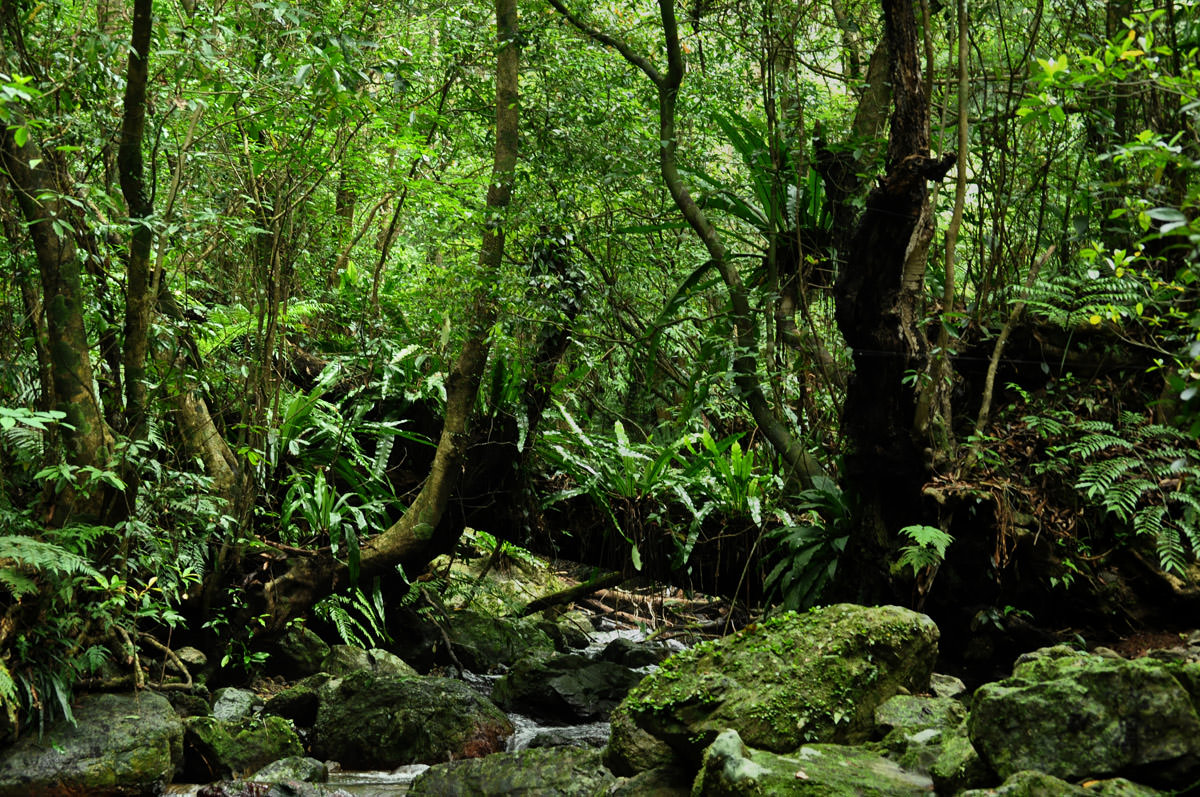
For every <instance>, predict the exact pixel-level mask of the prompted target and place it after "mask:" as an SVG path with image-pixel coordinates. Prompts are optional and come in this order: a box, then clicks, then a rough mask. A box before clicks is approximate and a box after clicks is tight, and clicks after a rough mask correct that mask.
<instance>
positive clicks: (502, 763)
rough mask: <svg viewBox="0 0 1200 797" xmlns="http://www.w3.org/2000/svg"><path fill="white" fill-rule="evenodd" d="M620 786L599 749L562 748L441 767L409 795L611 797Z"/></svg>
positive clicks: (416, 783)
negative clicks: (615, 785)
mask: <svg viewBox="0 0 1200 797" xmlns="http://www.w3.org/2000/svg"><path fill="white" fill-rule="evenodd" d="M615 782H616V779H615V778H614V777H613V776H612V774H611V773H610V772H608V770H606V769H605V768H604V765H603V764H602V763H601V761H600V753H599V751H597V750H581V749H578V748H573V747H556V748H544V749H540V750H522V751H520V752H516V753H497V754H496V755H490V756H488V757H487V758H476V759H472V760H467V761H451V762H450V763H448V764H438V765H436V766H432V767H430V768H429V769H427V770H426V771H425V772H423V773H421V774H420V775H418V776H417V779H416V780H414V781H413V784H412V787H411V788H410V789H409V792H408V793H409V794H410V795H413V796H414V797H416V796H417V795H423V794H428V795H437V797H459V796H460V795H461V797H475V795H480V794H530V795H535V794H545V795H551V794H553V795H557V796H561V797H593V795H601V794H607V793H608V789H609V787H610V786H611V785H612V784H613V783H615Z"/></svg>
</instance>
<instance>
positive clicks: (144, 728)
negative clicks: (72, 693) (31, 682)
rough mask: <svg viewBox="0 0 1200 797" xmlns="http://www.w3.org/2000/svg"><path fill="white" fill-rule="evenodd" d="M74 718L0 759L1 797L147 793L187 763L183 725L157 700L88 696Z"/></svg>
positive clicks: (149, 695) (150, 695) (142, 695)
mask: <svg viewBox="0 0 1200 797" xmlns="http://www.w3.org/2000/svg"><path fill="white" fill-rule="evenodd" d="M73 713H74V715H75V722H76V724H75V725H71V724H70V723H68V722H65V721H59V722H55V723H53V724H52V725H50V726H49V727H48V728H46V731H45V733H44V734H43V735H42V736H41V738H40V739H39V738H38V735H37V734H30V735H28V736H25V737H23V738H21V739H20V740H18V741H17V742H16V743H15V744H14V745H13V746H12V747H10V748H8V749H7V750H5V751H4V752H3V753H0V795H4V796H5V797H7V796H8V795H12V797H30V795H39V794H45V795H50V794H64V793H67V794H119V793H148V792H152V791H154V790H156V789H157V788H160V787H161V786H162V785H164V784H166V783H169V782H170V781H171V779H172V777H173V776H174V775H175V771H176V770H177V769H178V767H179V765H180V763H181V762H182V760H183V725H182V723H181V722H180V719H179V717H178V715H177V714H176V713H175V710H174V709H173V708H171V704H170V703H168V702H167V700H166V698H164V697H162V696H161V695H158V694H155V693H154V692H140V693H137V694H92V695H84V696H83V697H81V698H80V699H79V701H78V703H77V704H76V706H75V708H74V710H73Z"/></svg>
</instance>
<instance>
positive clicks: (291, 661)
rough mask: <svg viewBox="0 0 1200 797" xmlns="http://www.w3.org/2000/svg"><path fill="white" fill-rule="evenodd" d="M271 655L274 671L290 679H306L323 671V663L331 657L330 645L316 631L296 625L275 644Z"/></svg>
mask: <svg viewBox="0 0 1200 797" xmlns="http://www.w3.org/2000/svg"><path fill="white" fill-rule="evenodd" d="M270 653H271V657H270V659H269V661H270V663H271V666H272V667H273V668H274V669H277V670H278V671H279V672H281V673H283V674H284V675H286V676H288V677H289V678H304V677H305V676H308V675H315V674H317V673H318V672H320V671H321V663H322V662H323V661H325V657H326V656H328V655H329V645H327V644H326V643H325V640H323V639H321V637H319V636H317V633H316V632H315V631H313V630H311V629H309V628H306V627H305V626H302V625H294V626H291V627H290V628H288V630H287V631H285V632H284V633H283V636H281V637H280V638H279V639H278V640H277V641H276V642H275V644H274V646H273V647H272V649H271V651H270Z"/></svg>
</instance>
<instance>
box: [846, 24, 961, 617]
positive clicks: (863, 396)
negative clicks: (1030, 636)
mask: <svg viewBox="0 0 1200 797" xmlns="http://www.w3.org/2000/svg"><path fill="white" fill-rule="evenodd" d="M883 10H884V20H885V25H886V29H887V44H888V51H889V53H890V55H891V62H890V70H889V73H890V76H891V81H890V82H891V88H892V96H893V100H894V106H893V111H892V117H891V131H890V136H889V139H888V151H887V173H886V175H885V176H884V177H883V178H882V179H881V180H880V182H879V185H878V186H877V187H875V188H874V189H873V190H872V191H871V193H870V194H869V195H868V197H867V207H866V211H865V212H864V214H863V216H862V218H861V219H860V221H859V224H858V227H857V228H856V230H855V233H854V237H853V239H852V240H851V243H850V251H849V256H848V258H847V262H846V264H845V267H844V268H843V269H842V272H841V274H840V275H839V277H838V281H837V286H836V288H835V297H836V302H837V305H836V309H837V322H838V327H839V329H841V331H842V334H843V335H844V336H845V338H846V342H847V343H848V344H849V345H850V347H851V348H852V350H853V357H854V374H853V376H852V378H851V381H850V385H849V388H848V390H847V393H846V403H845V405H844V408H843V431H844V433H845V434H846V437H847V439H848V442H849V445H850V452H849V454H848V455H847V457H846V470H845V474H844V475H845V482H846V485H847V490H848V492H849V494H850V496H851V501H852V502H853V514H852V518H853V521H852V530H851V535H850V540H849V541H848V543H847V546H846V550H845V553H844V554H843V556H842V559H841V561H840V563H839V565H838V572H837V578H836V582H835V585H834V592H835V593H836V595H837V597H838V598H842V599H851V600H856V601H859V602H864V603H882V602H892V601H895V600H898V599H900V600H902V596H900V595H898V594H897V593H896V590H895V585H894V584H893V579H892V576H891V572H890V564H891V562H892V559H893V555H894V548H895V545H894V543H895V540H896V538H897V532H898V531H899V530H900V529H901V528H903V527H904V526H907V525H912V524H920V523H923V522H926V518H925V517H924V515H923V513H922V505H921V487H922V485H924V483H925V481H926V479H927V478H928V475H929V473H928V467H927V463H928V457H927V456H926V453H925V446H926V443H925V441H924V439H922V438H921V436H920V435H919V434H918V433H917V431H916V430H915V428H914V418H915V412H916V393H915V392H914V389H913V386H912V384H911V380H907V379H906V376H907V375H910V374H913V373H916V374H921V373H924V372H925V370H926V369H925V365H926V359H927V356H928V352H927V350H928V344H927V342H926V340H925V336H924V332H923V330H922V328H921V312H922V306H923V302H922V300H923V296H924V279H925V267H926V256H927V253H928V249H929V243H930V240H931V239H932V236H933V223H932V214H931V210H930V206H929V189H928V181H930V180H940V179H942V178H943V177H944V176H945V174H946V172H947V171H948V170H949V169H950V167H951V166H953V164H954V161H955V157H954V155H953V154H951V155H947V156H945V157H944V158H942V159H940V160H935V159H933V158H930V157H929V105H928V98H927V96H926V92H925V86H924V83H923V82H922V80H921V71H920V67H919V62H918V52H917V47H918V42H919V40H920V39H919V36H918V29H917V22H916V18H915V16H914V13H913V5H912V3H911V2H902V1H901V0H884V2H883Z"/></svg>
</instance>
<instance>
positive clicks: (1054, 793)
mask: <svg viewBox="0 0 1200 797" xmlns="http://www.w3.org/2000/svg"><path fill="white" fill-rule="evenodd" d="M1155 794H1158V792H1156V791H1155V790H1154V789H1151V788H1148V787H1146V786H1142V785H1140V784H1138V783H1133V782H1131V781H1129V780H1126V779H1125V778H1114V779H1110V780H1092V781H1088V783H1087V787H1086V788H1085V787H1083V786H1076V785H1075V784H1074V783H1068V782H1067V781H1065V780H1063V779H1062V778H1056V777H1054V776H1053V775H1047V774H1046V773H1045V772H1037V771H1034V770H1025V771H1021V772H1014V773H1013V774H1012V775H1010V776H1009V777H1008V778H1007V779H1006V780H1005V781H1004V783H1003V784H1002V785H1000V786H997V787H995V788H991V789H972V790H970V791H964V792H962V793H961V794H960V795H959V797H1074V795H1078V796H1079V797H1088V795H1090V797H1153V795H1155Z"/></svg>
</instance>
